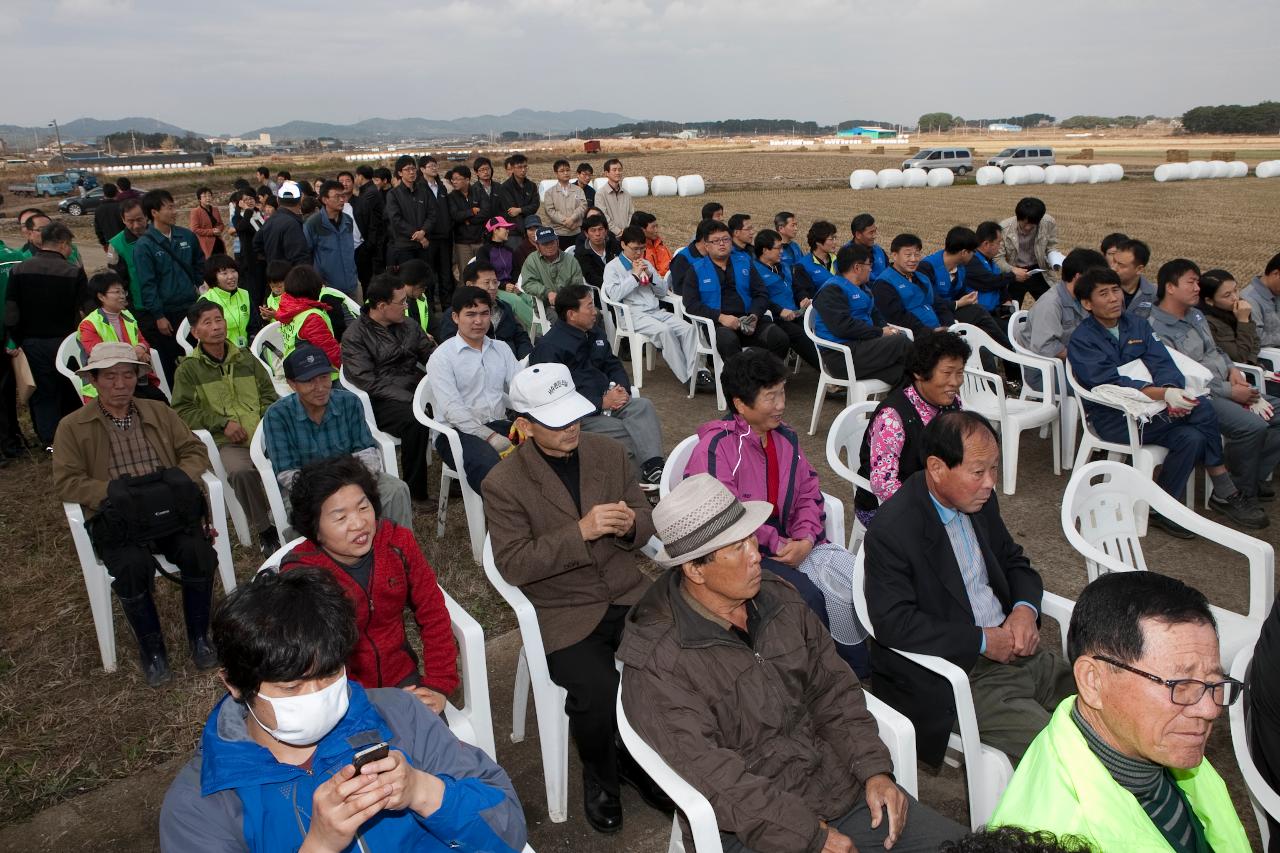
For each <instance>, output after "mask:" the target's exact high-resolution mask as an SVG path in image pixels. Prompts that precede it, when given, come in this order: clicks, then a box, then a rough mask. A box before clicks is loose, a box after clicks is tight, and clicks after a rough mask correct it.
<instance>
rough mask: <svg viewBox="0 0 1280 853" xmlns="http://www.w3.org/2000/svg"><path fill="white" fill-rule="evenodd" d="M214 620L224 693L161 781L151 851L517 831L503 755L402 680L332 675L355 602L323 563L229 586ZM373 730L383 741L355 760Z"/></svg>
mask: <svg viewBox="0 0 1280 853" xmlns="http://www.w3.org/2000/svg"><path fill="white" fill-rule="evenodd" d="M213 632H214V638H215V640H214V642H215V643H216V644H217V647H218V662H219V664H220V666H221V670H220V673H219V674H220V676H221V677H222V681H223V684H225V685H226V688H227V693H228V695H227V696H224V697H223V698H222V699H221V700H219V702H218V704H217V705H216V706H215V707H214V709H213V712H212V713H211V714H210V715H209V720H208V722H207V723H206V724H205V728H204V733H203V735H202V737H201V743H200V750H199V752H197V754H196V756H195V757H194V758H193V759H192V760H191V761H190V762H189V763H188V764H187V765H186V766H185V767H183V769H182V770H181V771H180V772H179V773H178V776H177V778H176V779H175V780H174V782H173V784H172V785H171V786H170V787H169V792H168V794H167V795H166V796H165V801H164V806H163V808H162V810H161V814H160V848H161V850H164V851H186V850H244V849H252V850H299V851H346V850H356V849H360V850H416V851H445V850H452V849H456V848H461V849H466V850H492V851H504V853H505V851H518V850H520V849H521V848H522V847H523V846H524V844H525V841H526V837H527V836H526V830H525V821H524V815H523V813H522V811H521V808H520V802H519V800H518V799H517V798H516V794H515V790H514V789H513V788H512V786H511V780H510V779H509V778H508V776H507V774H506V773H505V772H504V771H503V770H502V768H500V767H498V766H497V765H496V764H495V763H494V762H493V760H492V759H490V758H489V757H488V756H487V755H485V754H484V753H483V752H482V751H481V750H479V749H477V748H476V747H473V746H469V745H467V744H463V743H461V742H460V741H458V739H457V738H456V737H454V735H453V733H452V732H450V731H449V729H448V727H447V726H446V725H445V724H444V722H443V721H441V720H440V718H439V717H437V716H436V715H435V714H433V713H432V712H431V711H430V710H429V709H428V708H427V707H426V706H425V705H423V704H422V703H421V702H419V701H418V700H417V699H415V698H414V697H413V696H412V695H410V694H409V693H407V692H405V691H403V690H397V689H394V688H377V689H372V690H365V689H364V688H363V687H361V686H360V685H358V684H355V683H352V682H348V681H347V677H346V670H345V667H344V662H345V661H346V659H347V657H348V656H349V654H350V653H351V650H352V648H353V647H354V646H355V644H356V640H357V632H356V624H355V615H354V611H353V609H352V606H351V603H350V601H349V600H348V598H347V596H346V594H345V593H344V592H343V591H342V588H341V587H340V586H339V585H338V584H337V583H336V582H335V581H334V580H333V579H332V578H331V577H329V576H328V575H327V574H326V573H325V572H324V571H323V570H320V569H313V568H300V569H295V570H292V571H289V572H287V573H285V574H281V575H277V574H274V573H266V574H261V575H259V576H258V577H257V578H255V579H254V580H253V581H252V582H251V583H248V584H243V585H241V586H240V587H238V588H237V589H236V590H235V592H233V593H232V594H231V595H229V596H227V598H226V600H225V601H223V602H222V605H221V606H220V607H219V608H218V611H217V613H216V614H215V615H214V627H213ZM379 745H381V746H386V747H389V748H388V749H387V750H386V752H385V754H383V755H382V757H375V758H374V759H373V760H370V761H368V762H367V763H363V766H361V767H360V768H359V769H357V768H356V766H355V756H356V755H357V754H358V753H360V752H362V751H365V750H366V749H367V748H370V747H373V748H375V750H376V748H377V747H378V746H379ZM376 755H377V752H376V751H375V756H376Z"/></svg>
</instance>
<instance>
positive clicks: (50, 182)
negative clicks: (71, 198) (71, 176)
mask: <svg viewBox="0 0 1280 853" xmlns="http://www.w3.org/2000/svg"><path fill="white" fill-rule="evenodd" d="M74 190H75V185H74V184H73V183H71V181H68V180H67V176H66V175H64V174H63V173H62V172H49V173H48V174H44V175H36V179H35V181H34V182H33V183H30V184H9V192H11V193H13V194H14V195H34V196H44V197H45V198H49V197H52V196H55V195H67V194H68V193H70V192H73V191H74Z"/></svg>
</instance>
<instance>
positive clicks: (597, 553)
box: [483, 363, 674, 832]
mask: <svg viewBox="0 0 1280 853" xmlns="http://www.w3.org/2000/svg"><path fill="white" fill-rule="evenodd" d="M509 396H510V399H511V407H512V409H514V410H515V411H516V412H518V413H519V417H518V418H517V419H516V421H515V425H516V428H517V429H519V430H520V431H521V432H522V433H523V434H524V435H525V436H527V437H528V438H527V440H526V441H524V443H522V444H521V445H520V446H519V448H518V449H517V450H516V451H515V452H514V453H512V454H511V455H510V456H508V457H507V458H506V459H504V460H503V461H502V462H500V463H498V465H497V467H495V468H494V469H493V470H492V471H491V472H490V473H489V476H487V477H486V478H485V481H484V485H483V491H484V514H485V520H486V521H487V523H488V526H489V536H490V538H491V540H492V544H493V555H494V559H495V561H496V562H497V565H498V571H500V572H501V573H502V576H503V578H505V579H506V580H507V581H508V582H509V583H512V584H515V585H516V586H518V587H520V589H521V591H522V592H524V594H525V595H527V596H528V597H529V601H530V602H532V603H533V606H534V609H535V610H536V611H537V613H538V624H539V626H540V628H541V630H542V643H543V645H544V646H545V647H546V652H547V668H548V669H549V670H550V673H551V679H552V680H553V681H554V682H555V683H556V684H558V685H560V686H561V687H563V688H564V689H565V690H567V691H568V693H569V698H568V701H567V702H566V703H565V712H566V713H568V715H569V732H570V734H571V735H572V736H573V740H574V743H576V744H577V746H578V756H579V758H581V759H582V777H583V798H584V811H585V812H586V815H587V820H588V822H590V824H591V825H592V826H593V827H594V828H595V829H596V830H598V831H600V832H616V831H617V830H619V829H621V828H622V801H621V797H620V792H619V781H622V782H626V783H627V784H629V785H631V786H632V787H633V788H635V789H636V790H637V791H638V792H639V793H640V795H641V797H642V798H643V799H644V800H645V802H647V803H649V804H650V805H651V806H653V807H654V808H658V809H662V810H664V811H668V812H669V811H671V810H672V809H673V808H674V807H673V805H672V803H671V801H670V800H669V799H668V798H667V797H666V796H665V795H664V794H663V793H662V791H661V789H659V788H658V786H657V785H655V784H654V783H653V781H652V780H651V779H649V777H648V776H647V775H645V774H644V772H643V771H641V770H640V768H639V767H638V766H637V765H636V764H635V762H634V761H632V760H631V758H630V756H629V755H627V754H626V752H625V751H624V750H622V749H621V748H620V746H619V744H618V742H617V740H616V734H617V720H616V716H615V712H614V703H615V699H616V697H617V693H618V673H617V670H616V668H615V666H614V654H615V653H616V652H617V649H618V644H619V642H620V641H621V639H622V627H623V620H624V618H625V617H626V614H627V612H628V611H629V610H630V609H631V605H632V604H635V603H636V602H637V601H639V600H640V597H641V596H642V595H643V594H644V592H645V590H646V589H648V588H649V583H650V581H649V579H648V578H646V577H645V576H644V575H643V574H641V572H640V570H639V569H638V568H637V567H636V559H635V554H634V551H635V549H637V548H639V547H641V546H642V545H644V544H645V543H646V542H648V541H649V538H650V537H651V536H652V535H653V520H652V518H651V517H650V510H649V503H648V501H647V500H646V499H645V497H644V495H643V493H642V492H641V491H640V487H639V485H638V484H637V482H636V477H635V473H634V472H632V471H631V470H630V465H629V464H628V462H627V451H626V448H624V447H623V445H622V444H621V443H619V442H617V441H615V440H614V439H611V438H608V437H606V436H602V435H598V434H594V433H587V432H583V431H582V427H581V424H580V422H581V420H582V419H583V418H585V417H587V416H588V415H592V414H594V413H595V405H594V404H592V403H591V402H589V401H588V400H587V399H586V398H585V397H583V396H582V395H581V394H579V393H578V392H577V391H576V390H575V389H574V386H573V379H572V377H571V376H570V374H569V368H567V367H565V366H564V365H563V364H559V363H548V364H536V365H533V366H531V367H527V368H525V369H524V370H522V371H521V372H520V373H518V374H516V376H515V378H514V379H512V381H511V388H510V391H509Z"/></svg>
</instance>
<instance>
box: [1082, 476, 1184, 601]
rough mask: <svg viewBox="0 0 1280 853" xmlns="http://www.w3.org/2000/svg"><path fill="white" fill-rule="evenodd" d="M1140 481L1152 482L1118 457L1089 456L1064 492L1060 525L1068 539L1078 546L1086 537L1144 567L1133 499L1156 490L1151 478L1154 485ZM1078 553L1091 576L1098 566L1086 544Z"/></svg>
mask: <svg viewBox="0 0 1280 853" xmlns="http://www.w3.org/2000/svg"><path fill="white" fill-rule="evenodd" d="M1099 466H1102V467H1099ZM1104 476H1109V478H1110V479H1109V482H1105V483H1104V482H1101V480H1102V479H1103V477H1104ZM1143 481H1145V482H1146V483H1151V478H1149V477H1146V476H1144V475H1142V474H1140V473H1138V471H1137V469H1136V468H1133V467H1131V466H1129V465H1124V464H1121V463H1119V462H1092V463H1089V464H1088V465H1084V466H1082V467H1081V468H1079V469H1078V470H1076V471H1074V472H1073V473H1072V475H1071V479H1070V480H1069V481H1068V482H1067V488H1066V490H1065V491H1064V492H1063V495H1062V530H1063V533H1064V534H1065V535H1066V537H1067V541H1068V542H1070V543H1071V544H1072V546H1073V547H1075V548H1076V549H1077V550H1078V551H1080V550H1081V548H1080V545H1081V543H1084V544H1087V545H1090V546H1092V547H1094V548H1097V549H1099V550H1101V551H1102V552H1103V553H1105V554H1107V555H1108V556H1110V557H1112V558H1114V559H1116V560H1119V561H1120V562H1121V563H1122V564H1124V565H1125V566H1128V567H1130V568H1132V569H1134V570H1137V571H1145V570H1146V568H1147V563H1146V559H1145V558H1144V557H1143V554H1142V537H1141V536H1140V535H1139V533H1138V525H1139V519H1138V516H1137V514H1136V513H1135V505H1136V503H1137V502H1138V501H1140V500H1142V499H1143V498H1145V497H1146V494H1147V493H1149V492H1150V491H1160V490H1159V488H1157V487H1155V484H1154V483H1152V489H1145V488H1144V485H1145V484H1144V482H1143ZM1131 496H1132V497H1131ZM1082 553H1083V555H1084V556H1085V559H1086V564H1087V566H1088V568H1089V579H1090V580H1093V579H1094V578H1095V577H1097V575H1098V573H1099V571H1100V567H1099V566H1098V564H1097V562H1096V561H1094V560H1090V559H1089V555H1088V553H1087V549H1086V550H1085V551H1083V552H1082Z"/></svg>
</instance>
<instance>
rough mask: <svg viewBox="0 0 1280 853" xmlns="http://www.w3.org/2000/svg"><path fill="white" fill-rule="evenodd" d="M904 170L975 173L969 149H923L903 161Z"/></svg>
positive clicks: (958, 173) (960, 173)
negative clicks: (948, 170) (941, 170)
mask: <svg viewBox="0 0 1280 853" xmlns="http://www.w3.org/2000/svg"><path fill="white" fill-rule="evenodd" d="M902 168H904V169H924V170H925V171H926V172H927V171H929V170H930V169H950V170H951V171H953V172H955V173H956V174H957V175H967V174H968V173H969V172H972V171H973V152H972V151H970V150H969V149H968V148H921V149H920V150H919V151H917V152H916V153H914V154H912V155H911V156H910V157H908V158H907V159H905V160H903V161H902Z"/></svg>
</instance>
